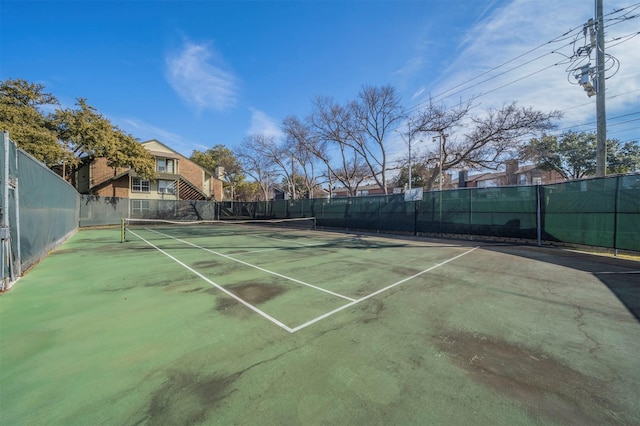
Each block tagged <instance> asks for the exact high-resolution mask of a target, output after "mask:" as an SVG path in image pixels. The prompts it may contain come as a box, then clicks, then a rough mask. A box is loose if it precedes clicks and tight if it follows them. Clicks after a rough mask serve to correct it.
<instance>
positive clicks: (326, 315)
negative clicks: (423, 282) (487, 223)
mask: <svg viewBox="0 0 640 426" xmlns="http://www.w3.org/2000/svg"><path fill="white" fill-rule="evenodd" d="M150 231H152V232H155V233H158V234H161V235H165V234H163V233H161V232H158V231H153V230H150ZM129 232H130V233H132V234H133V235H135V236H136V237H138V238H140V239H141V240H142V241H144V242H145V243H147V244H149V245H150V246H151V247H153V248H155V249H156V250H158V251H159V252H161V253H162V254H164V255H165V256H167V257H169V258H171V259H173V260H174V261H175V262H176V263H178V264H179V265H181V266H182V267H184V268H186V269H187V270H189V271H191V272H193V273H194V274H196V275H197V276H199V277H200V278H202V279H203V280H205V281H206V282H208V283H209V284H211V285H212V286H214V287H216V288H217V289H219V290H220V291H222V292H223V293H225V294H226V295H228V296H230V297H232V298H233V299H235V300H237V301H238V302H240V303H242V304H243V305H244V306H246V307H247V308H249V309H251V310H252V311H254V312H256V313H257V314H258V315H260V316H262V317H263V318H265V319H267V320H269V321H271V322H272V323H274V324H275V325H277V326H278V327H280V328H282V329H283V330H286V331H288V332H289V333H292V334H293V333H295V332H297V331H300V330H302V329H304V328H307V327H309V326H310V325H313V324H315V323H317V322H319V321H321V320H323V319H325V318H328V317H330V316H332V315H334V314H336V313H338V312H340V311H343V310H345V309H347V308H349V307H351V306H354V305H356V304H358V303H360V302H363V301H365V300H367V299H370V298H371V297H373V296H377V295H378V294H380V293H383V292H385V291H387V290H389V289H391V288H393V287H396V286H398V285H400V284H402V283H405V282H407V281H409V280H411V279H413V278H416V277H418V276H420V275H422V274H425V273H427V272H429V271H432V270H434V269H436V268H439V267H440V266H442V265H445V264H447V263H449V262H452V261H454V260H456V259H458V258H460V257H462V256H464V255H466V254H469V253H471V252H472V251H474V250H476V249H478V248H480V246H476V247H473V248H472V249H470V250H467V251H465V252H464V253H461V254H459V255H457V256H454V257H452V258H450V259H447V260H445V261H444V262H440V263H438V264H436V265H433V266H431V267H430V268H427V269H425V270H423V271H420V272H418V273H417V274H414V275H411V276H410V277H407V278H404V279H402V280H400V281H398V282H395V283H393V284H390V285H388V286H386V287H384V288H381V289H380V290H377V291H374V292H373V293H370V294H368V295H366V296H364V297H361V298H360V299H357V300H354V299H350V300H351V302H350V303H347V304H346V305H343V306H340V307H339V308H336V309H334V310H332V311H330V312H327V313H325V314H323V315H320V316H319V317H316V318H314V319H312V320H309V321H307V322H305V323H303V324H300V325H299V326H297V327H294V328H291V327H289V326H287V325H285V324H284V323H282V322H280V321H278V320H277V319H275V318H273V317H272V316H270V315H269V314H267V313H265V312H263V311H261V310H260V309H258V308H256V307H255V306H253V305H251V304H250V303H249V302H246V301H245V300H243V299H241V298H240V297H238V296H236V295H235V294H233V293H231V292H230V291H228V290H226V289H225V288H224V287H222V286H220V285H218V284H216V283H215V282H213V281H211V280H210V279H209V278H207V277H206V276H204V275H202V274H201V273H200V272H198V271H196V270H195V269H193V268H191V267H190V266H188V265H186V264H185V263H183V262H181V261H180V260H178V259H177V258H175V257H174V256H172V255H170V254H169V253H167V252H166V251H164V250H162V249H161V248H159V247H157V246H155V245H154V244H152V243H151V242H149V241H147V240H146V239H144V238H142V237H141V236H140V235H138V234H136V233H135V232H133V231H129ZM167 236H168V237H169V238H173V237H171V236H170V235H167ZM174 239H176V240H178V241H181V240H179V239H177V238H174ZM181 242H184V241H181ZM187 244H189V245H192V246H195V245H194V244H191V243H187ZM195 247H198V246H195ZM200 248H201V247H200ZM205 250H207V249H205ZM207 251H208V250H207ZM216 254H217V253H216ZM221 256H223V257H228V256H224V255H221ZM230 259H231V260H236V261H237V259H233V258H230ZM239 262H240V263H245V262H241V261H239ZM249 266H253V265H249ZM259 269H260V268H259Z"/></svg>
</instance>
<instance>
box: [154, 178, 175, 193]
mask: <svg viewBox="0 0 640 426" xmlns="http://www.w3.org/2000/svg"><path fill="white" fill-rule="evenodd" d="M175 192H176V182H175V181H173V180H159V181H158V193H160V194H175Z"/></svg>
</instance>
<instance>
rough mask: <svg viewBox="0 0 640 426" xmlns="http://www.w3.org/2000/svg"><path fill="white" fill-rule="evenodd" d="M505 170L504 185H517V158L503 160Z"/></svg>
mask: <svg viewBox="0 0 640 426" xmlns="http://www.w3.org/2000/svg"><path fill="white" fill-rule="evenodd" d="M505 165H506V166H507V170H506V172H505V177H506V182H505V185H517V184H518V176H517V174H518V160H507V161H506V162H505Z"/></svg>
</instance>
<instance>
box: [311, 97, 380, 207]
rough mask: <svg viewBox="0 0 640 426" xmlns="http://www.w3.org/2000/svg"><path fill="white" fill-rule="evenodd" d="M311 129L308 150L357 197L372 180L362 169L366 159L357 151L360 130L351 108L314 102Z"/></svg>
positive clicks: (325, 100) (321, 99)
mask: <svg viewBox="0 0 640 426" xmlns="http://www.w3.org/2000/svg"><path fill="white" fill-rule="evenodd" d="M308 125H309V128H310V130H311V138H310V140H309V143H308V144H307V147H308V149H309V150H310V151H311V152H312V153H313V154H314V155H315V156H317V157H318V158H319V159H320V160H321V161H322V162H323V163H324V164H325V166H326V167H327V171H328V174H329V176H331V177H335V178H336V180H338V181H339V182H340V183H341V184H342V185H344V187H345V188H346V189H347V190H348V191H349V194H350V195H355V194H356V192H357V190H358V186H359V185H360V184H361V183H362V182H363V181H364V180H365V179H367V178H371V177H372V176H371V174H370V173H369V172H368V171H367V169H366V168H363V167H362V156H361V154H360V153H359V152H358V150H357V149H356V148H354V143H353V135H354V134H355V133H356V130H355V126H354V121H353V117H352V114H351V111H350V110H349V108H344V107H342V106H340V105H338V104H337V103H335V102H334V101H333V100H331V99H330V98H327V97H322V96H319V97H317V98H316V99H315V100H314V102H313V112H312V113H311V115H310V117H309V119H308Z"/></svg>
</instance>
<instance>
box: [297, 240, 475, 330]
mask: <svg viewBox="0 0 640 426" xmlns="http://www.w3.org/2000/svg"><path fill="white" fill-rule="evenodd" d="M479 247H480V246H476V247H474V248H472V249H471V250H467V251H465V252H464V253H461V254H459V255H457V256H455V257H452V258H451V259H447V260H445V261H444V262H440V263H438V264H436V265H433V266H432V267H430V268H427V269H425V270H424V271H420V272H418V273H417V274H414V275H411V276H410V277H407V278H404V279H402V280H400V281H398V282H396V283H393V284H391V285H388V286H386V287H384V288H381V289H380V290H377V291H374V292H373V293H371V294H368V295H366V296H364V297H362V298H360V299H358V300H354V301H353V302H351V303H347V304H346V305H343V306H341V307H339V308H336V309H334V310H333V311H331V312H327V313H326V314H323V315H320V316H319V317H317V318H314V319H312V320H310V321H307V322H305V323H304V324H300V325H299V326H297V327H294V328H292V329H291V333H295V332H296V331H299V330H302V329H303V328H306V327H309V326H310V325H312V324H315V323H317V322H318V321H321V320H323V319H325V318H328V317H330V316H331V315H333V314H335V313H338V312H340V311H342V310H344V309H347V308H349V307H351V306H353V305H355V304H357V303H360V302H362V301H364V300H367V299H369V298H371V297H373V296H377V295H378V294H380V293H383V292H385V291H387V290H389V289H391V288H393V287H395V286H398V285H400V284H402V283H404V282H407V281H409V280H411V279H414V278H416V277H418V276H420V275H422V274H425V273H427V272H429V271H433V270H434V269H436V268H438V267H440V266H442V265H445V264H447V263H449V262H451V261H453V260H456V259H458V258H460V257H462V256H464V255H465V254H469V253H471V252H472V251H474V250H475V249H477V248H479Z"/></svg>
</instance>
